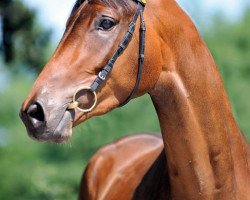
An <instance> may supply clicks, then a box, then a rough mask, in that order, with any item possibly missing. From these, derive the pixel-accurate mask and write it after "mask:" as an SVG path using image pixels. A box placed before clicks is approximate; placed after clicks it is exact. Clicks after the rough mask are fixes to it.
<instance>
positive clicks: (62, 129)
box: [27, 111, 73, 143]
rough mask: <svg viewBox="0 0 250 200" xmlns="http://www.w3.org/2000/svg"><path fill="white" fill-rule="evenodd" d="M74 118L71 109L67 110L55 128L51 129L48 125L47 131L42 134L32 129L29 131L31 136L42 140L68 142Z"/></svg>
mask: <svg viewBox="0 0 250 200" xmlns="http://www.w3.org/2000/svg"><path fill="white" fill-rule="evenodd" d="M72 126H73V120H72V115H71V113H70V111H65V113H64V115H63V117H62V119H61V121H60V122H59V124H58V126H57V127H56V129H55V130H50V128H49V127H47V129H46V131H45V132H44V133H42V134H34V133H33V132H32V131H29V130H27V131H28V134H29V136H30V137H31V138H32V139H34V140H38V141H41V142H52V143H66V142H67V141H68V140H69V138H70V137H71V136H72Z"/></svg>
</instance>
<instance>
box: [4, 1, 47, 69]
mask: <svg viewBox="0 0 250 200" xmlns="http://www.w3.org/2000/svg"><path fill="white" fill-rule="evenodd" d="M0 16H1V17H2V23H3V24H2V30H1V31H2V33H3V34H2V37H3V38H2V40H3V44H2V48H1V49H0V53H2V54H3V56H4V59H5V62H6V63H8V64H11V63H12V65H9V66H11V67H14V66H18V64H20V63H21V64H22V65H25V66H26V68H28V69H32V70H33V71H40V69H41V67H43V66H44V64H45V63H46V60H47V58H48V56H49V54H50V53H51V31H50V30H45V29H44V28H43V27H42V26H41V24H40V23H39V22H38V20H37V17H36V13H35V11H34V10H32V9H30V8H27V7H26V6H25V5H24V4H23V3H22V2H21V1H20V0H4V1H2V2H1V3H0ZM13 63H16V64H14V65H13ZM17 63H18V64H17ZM14 70H16V69H14Z"/></svg>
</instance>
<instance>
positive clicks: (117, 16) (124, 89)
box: [20, 0, 160, 142]
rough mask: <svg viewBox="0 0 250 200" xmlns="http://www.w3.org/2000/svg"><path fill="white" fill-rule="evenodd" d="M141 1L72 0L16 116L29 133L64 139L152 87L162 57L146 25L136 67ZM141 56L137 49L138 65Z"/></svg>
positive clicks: (55, 140)
mask: <svg viewBox="0 0 250 200" xmlns="http://www.w3.org/2000/svg"><path fill="white" fill-rule="evenodd" d="M144 3H145V2H142V1H141V0H135V1H132V0H131V1H123V0H111V1H110V0H85V1H77V2H76V4H75V6H74V8H73V10H72V13H71V16H70V17H69V19H68V21H67V25H66V30H65V33H64V35H63V37H62V39H61V42H60V43H59V45H58V47H57V49H56V51H55V53H54V54H53V56H52V57H51V59H50V60H49V62H48V63H47V64H46V66H45V67H44V69H43V70H42V72H41V73H40V75H39V76H38V78H37V80H36V81H35V83H34V85H33V87H32V89H31V91H30V93H29V95H28V97H27V99H26V100H25V101H24V103H23V105H22V108H21V112H20V116H21V118H22V120H23V122H24V123H25V125H26V128H27V132H28V133H29V135H30V136H31V137H32V138H33V139H37V140H40V141H53V142H64V141H66V140H67V139H68V138H69V137H70V136H71V134H72V127H74V126H76V125H78V124H80V123H81V122H83V121H85V120H87V119H89V118H91V117H93V116H97V115H102V114H104V113H107V112H109V111H110V110H112V109H114V108H117V107H119V106H120V105H122V104H123V103H124V102H125V101H127V100H128V98H129V97H130V98H132V95H133V97H134V96H140V95H143V94H145V93H147V92H149V91H150V89H151V88H152V87H153V85H154V84H155V82H156V81H157V77H159V74H160V69H158V68H154V70H152V69H151V67H152V66H160V65H159V64H156V63H157V62H158V63H160V60H159V59H157V58H158V57H157V48H158V45H157V44H159V41H156V39H154V37H153V34H152V31H150V29H151V30H153V28H152V27H149V28H148V29H149V31H148V34H147V38H146V39H147V40H148V39H149V38H150V40H151V42H152V43H151V42H150V43H149V42H147V41H146V45H147V48H146V52H145V53H146V55H145V58H146V59H145V62H144V66H143V72H138V70H141V69H138V67H137V66H138V57H140V53H141V52H143V53H144V51H143V50H144V49H143V48H144V38H143V37H142V38H141V37H140V35H141V32H140V30H141V29H143V27H141V29H140V28H139V27H140V22H139V20H138V19H140V18H141V20H143V19H142V17H143V11H144V5H145V4H144ZM146 20H148V21H150V19H146ZM142 23H144V21H141V24H142ZM141 31H142V30H141ZM133 33H134V34H133ZM140 38H141V39H140ZM138 40H140V41H141V40H142V41H141V42H138ZM152 44H153V45H152ZM139 49H140V50H141V51H140V52H139ZM149 54H150V57H151V58H152V57H154V60H153V61H152V60H151V59H149ZM118 57H119V58H118ZM147 57H148V58H147ZM142 60H143V57H142V55H141V63H140V64H139V66H140V67H142ZM111 69H112V71H111ZM138 73H140V74H139V75H140V76H142V80H141V82H140V85H139V81H138ZM135 85H136V89H135ZM131 93H134V94H131Z"/></svg>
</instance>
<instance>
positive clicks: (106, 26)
mask: <svg viewBox="0 0 250 200" xmlns="http://www.w3.org/2000/svg"><path fill="white" fill-rule="evenodd" d="M115 24H116V23H115V22H114V21H112V20H110V19H103V20H102V21H101V23H100V25H99V29H100V30H103V31H109V30H110V29H111V28H112V27H113V26H115Z"/></svg>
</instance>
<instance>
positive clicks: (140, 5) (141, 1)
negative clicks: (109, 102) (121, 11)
mask: <svg viewBox="0 0 250 200" xmlns="http://www.w3.org/2000/svg"><path fill="white" fill-rule="evenodd" d="M134 1H136V3H137V9H136V12H135V14H134V16H133V19H132V22H131V23H130V25H129V28H128V31H127V32H126V34H125V36H124V38H123V40H122V42H121V43H120V45H119V47H118V49H117V50H116V52H115V53H114V54H113V56H112V57H111V59H110V60H109V61H108V63H107V64H106V65H105V66H104V67H103V69H102V70H101V71H100V72H99V74H98V76H97V77H96V79H95V80H94V82H93V83H92V85H91V86H90V87H82V88H80V89H78V90H77V92H76V93H75V95H74V97H73V102H72V103H70V104H69V106H68V110H72V109H75V108H77V109H78V110H79V111H81V112H90V111H92V110H93V109H94V108H95V106H96V103H97V95H96V91H97V90H98V89H99V87H100V85H101V84H102V83H103V82H104V81H105V80H106V79H107V76H108V74H109V73H110V72H111V70H112V69H113V66H114V64H115V62H116V60H117V59H118V57H119V56H120V55H121V54H122V53H123V52H124V50H125V49H126V48H127V47H128V44H129V43H130V41H131V39H132V37H133V34H134V32H135V27H136V22H137V19H138V17H139V16H140V29H139V31H140V35H139V58H138V72H137V77H136V83H135V86H134V89H133V90H132V92H131V93H130V95H129V97H128V98H127V99H126V100H125V101H124V102H123V103H122V104H121V105H120V106H124V105H126V104H127V103H128V102H129V101H130V100H131V99H132V98H133V97H134V96H135V94H136V91H137V90H138V88H139V85H140V81H141V74H142V66H143V61H144V50H145V32H146V25H145V21H144V19H143V11H144V7H145V5H146V0H134ZM81 90H88V91H89V92H91V93H93V95H94V98H95V99H94V103H93V105H92V106H91V107H90V108H88V109H81V108H80V107H79V103H78V102H77V100H76V98H75V96H76V94H77V93H78V92H79V91H81Z"/></svg>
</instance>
